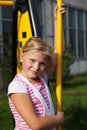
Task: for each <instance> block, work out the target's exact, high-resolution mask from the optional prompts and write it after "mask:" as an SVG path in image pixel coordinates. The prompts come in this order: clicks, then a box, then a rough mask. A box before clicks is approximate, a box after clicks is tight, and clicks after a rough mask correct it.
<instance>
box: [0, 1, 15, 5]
mask: <svg viewBox="0 0 87 130" xmlns="http://www.w3.org/2000/svg"><path fill="white" fill-rule="evenodd" d="M12 5H13V0H0V6H12Z"/></svg>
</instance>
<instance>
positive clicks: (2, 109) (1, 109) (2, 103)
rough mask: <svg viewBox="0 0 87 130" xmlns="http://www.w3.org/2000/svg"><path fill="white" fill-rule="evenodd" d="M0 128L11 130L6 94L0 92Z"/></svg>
mask: <svg viewBox="0 0 87 130" xmlns="http://www.w3.org/2000/svg"><path fill="white" fill-rule="evenodd" d="M0 130H13V118H12V114H11V111H10V109H9V105H8V100H7V95H6V94H0Z"/></svg>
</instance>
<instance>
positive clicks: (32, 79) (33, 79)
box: [20, 73, 40, 83]
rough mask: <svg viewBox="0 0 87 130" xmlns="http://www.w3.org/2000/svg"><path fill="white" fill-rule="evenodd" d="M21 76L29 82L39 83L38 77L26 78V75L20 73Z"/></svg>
mask: <svg viewBox="0 0 87 130" xmlns="http://www.w3.org/2000/svg"><path fill="white" fill-rule="evenodd" d="M20 74H21V75H22V76H24V77H25V78H26V79H27V80H29V81H30V82H31V83H39V82H40V78H39V77H37V78H28V77H27V76H25V75H24V74H23V73H20Z"/></svg>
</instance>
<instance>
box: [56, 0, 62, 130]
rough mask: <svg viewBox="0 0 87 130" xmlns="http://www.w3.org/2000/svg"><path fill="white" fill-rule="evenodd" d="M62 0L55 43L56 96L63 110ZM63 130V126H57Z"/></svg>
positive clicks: (59, 0) (59, 129) (58, 4)
mask: <svg viewBox="0 0 87 130" xmlns="http://www.w3.org/2000/svg"><path fill="white" fill-rule="evenodd" d="M61 4H62V0H57V6H58V11H57V18H56V23H55V24H56V30H55V31H56V32H55V44H56V52H57V71H56V72H57V73H56V96H57V104H58V106H59V108H60V110H61V102H62V100H61V98H62V94H61V92H62V14H61V13H60V12H59V10H60V8H61ZM57 130H61V126H60V127H58V128H57Z"/></svg>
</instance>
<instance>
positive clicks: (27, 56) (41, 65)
mask: <svg viewBox="0 0 87 130" xmlns="http://www.w3.org/2000/svg"><path fill="white" fill-rule="evenodd" d="M20 61H21V62H22V74H23V75H24V76H25V77H26V78H28V79H31V80H32V79H37V78H38V77H39V76H40V75H41V74H42V73H43V72H44V71H45V69H46V67H47V58H46V55H44V54H43V53H42V52H40V51H30V52H25V53H22V54H21V56H20Z"/></svg>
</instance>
